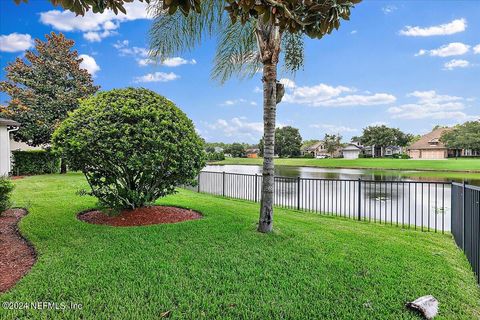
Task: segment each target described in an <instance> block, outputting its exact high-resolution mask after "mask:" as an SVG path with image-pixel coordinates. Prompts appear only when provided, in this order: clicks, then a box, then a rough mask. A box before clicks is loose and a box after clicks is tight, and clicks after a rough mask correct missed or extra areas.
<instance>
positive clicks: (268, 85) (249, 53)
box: [149, 0, 361, 232]
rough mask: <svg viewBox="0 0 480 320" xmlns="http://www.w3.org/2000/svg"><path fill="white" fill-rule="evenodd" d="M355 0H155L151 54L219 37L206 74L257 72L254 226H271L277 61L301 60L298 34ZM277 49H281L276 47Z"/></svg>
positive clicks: (334, 19)
mask: <svg viewBox="0 0 480 320" xmlns="http://www.w3.org/2000/svg"><path fill="white" fill-rule="evenodd" d="M360 1H361V0H294V1H292V0H288V1H287V0H156V1H154V2H152V3H151V4H150V7H149V8H150V9H149V10H150V11H151V12H152V13H153V15H154V17H155V20H154V22H153V25H152V28H151V30H150V46H151V52H150V53H151V56H152V57H153V58H155V59H158V60H165V59H167V58H171V57H173V56H175V55H178V54H180V53H182V52H184V51H188V50H191V49H193V48H194V47H195V46H196V45H199V44H200V43H201V42H202V40H203V39H204V38H205V37H217V38H219V41H218V47H217V52H216V56H215V60H214V66H213V70H212V77H213V78H214V79H217V80H219V81H220V82H221V83H223V82H225V81H226V80H227V79H229V78H230V77H231V76H232V75H234V74H235V75H239V76H240V77H248V76H253V75H254V74H255V73H257V72H258V71H260V70H261V69H263V70H262V72H263V77H262V82H263V121H264V136H263V138H264V152H263V154H264V160H263V182H262V191H261V192H262V196H261V206H260V219H259V224H258V231H260V232H270V231H272V227H273V192H274V163H273V155H274V145H275V141H274V140H275V116H276V105H277V103H279V102H280V101H281V99H282V96H283V93H284V87H283V85H282V84H281V83H279V82H278V81H277V67H278V63H279V61H280V59H283V66H284V68H285V70H287V71H291V72H295V71H297V70H299V69H300V68H301V67H302V66H303V58H304V55H303V36H304V35H306V36H308V37H310V38H321V37H322V36H324V35H325V34H330V33H331V32H332V31H333V29H338V28H339V26H340V20H341V19H345V20H348V19H349V17H350V8H351V7H352V6H353V5H354V4H355V3H359V2H360ZM282 50H283V55H280V52H281V51H282Z"/></svg>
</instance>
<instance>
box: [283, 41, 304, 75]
mask: <svg viewBox="0 0 480 320" xmlns="http://www.w3.org/2000/svg"><path fill="white" fill-rule="evenodd" d="M282 51H283V69H284V70H285V71H287V72H292V73H295V72H296V71H298V70H300V69H301V68H303V64H304V60H305V55H304V48H303V37H302V34H300V33H290V32H285V33H284V34H283V38H282Z"/></svg>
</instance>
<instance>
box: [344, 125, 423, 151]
mask: <svg viewBox="0 0 480 320" xmlns="http://www.w3.org/2000/svg"><path fill="white" fill-rule="evenodd" d="M354 139H355V141H359V142H360V143H361V144H363V145H365V146H373V145H375V146H378V147H390V146H401V147H404V146H406V145H408V144H409V143H410V142H411V141H413V140H414V139H415V136H413V135H411V134H405V133H403V132H402V131H401V130H400V129H397V128H389V127H387V126H385V125H381V126H369V127H366V128H365V129H363V134H362V136H361V137H354V138H352V141H354Z"/></svg>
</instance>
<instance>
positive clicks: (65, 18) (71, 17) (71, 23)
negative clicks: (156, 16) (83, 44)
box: [40, 1, 152, 42]
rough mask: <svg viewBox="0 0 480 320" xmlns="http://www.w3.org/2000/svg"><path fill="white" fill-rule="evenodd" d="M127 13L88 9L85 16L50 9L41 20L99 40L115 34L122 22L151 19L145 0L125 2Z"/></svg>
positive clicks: (55, 27) (55, 26)
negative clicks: (95, 11) (98, 11)
mask: <svg viewBox="0 0 480 320" xmlns="http://www.w3.org/2000/svg"><path fill="white" fill-rule="evenodd" d="M125 10H127V14H123V13H119V14H118V15H116V14H115V13H114V12H113V11H110V10H109V11H105V12H104V13H102V14H99V13H93V12H92V11H88V12H86V13H85V16H75V14H74V13H73V12H70V11H67V10H65V11H60V10H50V11H46V12H41V13H40V22H41V23H43V24H46V25H49V26H52V27H53V28H54V29H56V30H59V31H72V32H73V31H79V32H83V33H84V35H83V37H84V38H85V39H86V40H87V41H91V42H98V41H101V40H102V39H103V38H106V37H108V36H110V35H112V34H114V33H115V32H114V30H116V29H118V27H119V26H120V23H122V22H125V21H133V20H138V19H151V18H152V17H151V16H150V15H148V13H147V4H146V3H144V2H138V1H135V2H132V3H126V4H125Z"/></svg>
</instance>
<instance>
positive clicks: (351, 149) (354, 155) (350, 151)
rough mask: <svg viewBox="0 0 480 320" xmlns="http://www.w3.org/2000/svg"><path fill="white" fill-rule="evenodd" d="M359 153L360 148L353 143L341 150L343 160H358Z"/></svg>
mask: <svg viewBox="0 0 480 320" xmlns="http://www.w3.org/2000/svg"><path fill="white" fill-rule="evenodd" d="M361 152H362V147H361V146H358V145H356V144H354V143H349V144H347V145H346V146H345V147H344V148H343V149H342V154H343V158H345V159H358V156H359V155H360V153H361Z"/></svg>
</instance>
